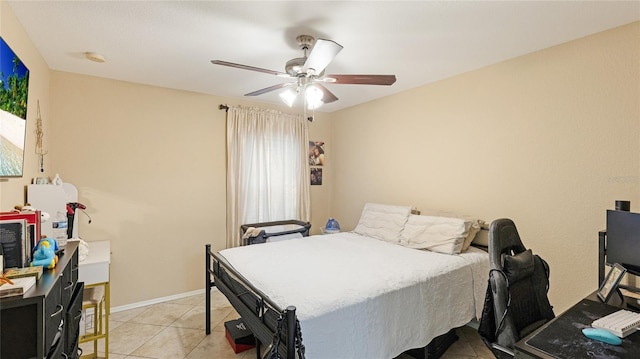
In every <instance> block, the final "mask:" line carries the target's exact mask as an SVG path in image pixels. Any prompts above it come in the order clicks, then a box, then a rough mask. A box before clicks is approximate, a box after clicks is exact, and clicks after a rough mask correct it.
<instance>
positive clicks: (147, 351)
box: [81, 289, 495, 359]
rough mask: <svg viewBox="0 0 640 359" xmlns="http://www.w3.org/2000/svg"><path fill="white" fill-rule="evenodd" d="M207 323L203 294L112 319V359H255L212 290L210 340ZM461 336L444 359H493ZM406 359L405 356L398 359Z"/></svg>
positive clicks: (89, 348) (88, 346) (468, 334)
mask: <svg viewBox="0 0 640 359" xmlns="http://www.w3.org/2000/svg"><path fill="white" fill-rule="evenodd" d="M204 317H205V295H204V294H200V295H195V296H191V297H187V298H182V299H177V300H173V301H169V302H164V303H160V304H154V305H149V306H146V307H142V308H136V309H131V310H127V311H122V312H117V313H112V314H111V317H110V321H109V358H111V359H125V358H126V359H150V358H153V359H165V358H167V359H168V358H172V359H173V358H175V359H199V358H207V359H254V358H256V353H255V349H253V350H248V351H245V352H242V353H239V354H235V353H234V352H233V350H232V349H231V347H230V346H229V344H228V343H227V341H226V338H225V335H224V322H226V321H229V320H232V319H236V318H238V317H239V315H238V313H236V311H235V310H234V309H233V307H231V305H230V304H229V302H228V301H227V299H226V298H225V297H224V295H222V294H221V293H220V292H219V291H217V290H216V289H213V290H212V295H211V334H210V335H206V334H205V319H204ZM457 333H458V336H459V337H460V339H459V340H458V341H456V342H455V343H454V344H453V345H452V346H451V347H450V348H449V350H447V352H446V353H445V354H444V355H443V356H442V358H443V359H471V358H479V359H480V358H482V359H492V358H495V357H494V356H493V354H492V353H491V351H489V349H487V347H486V346H485V345H484V344H483V343H482V340H480V337H479V336H478V333H477V331H475V330H474V329H473V328H471V327H463V328H460V329H458V331H457ZM303 334H304V333H303ZM303 340H304V338H303ZM81 347H82V349H83V350H84V354H88V353H91V352H93V344H92V343H83V344H81ZM98 354H99V356H100V357H101V358H103V357H104V340H101V341H99V346H98ZM408 358H410V357H408V356H405V355H401V356H400V357H398V359H408ZM363 359H368V358H363Z"/></svg>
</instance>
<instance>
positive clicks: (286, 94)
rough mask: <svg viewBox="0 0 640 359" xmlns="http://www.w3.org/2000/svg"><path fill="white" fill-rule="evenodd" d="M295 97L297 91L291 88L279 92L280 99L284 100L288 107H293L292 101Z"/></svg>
mask: <svg viewBox="0 0 640 359" xmlns="http://www.w3.org/2000/svg"><path fill="white" fill-rule="evenodd" d="M296 97H298V92H297V91H296V90H294V89H292V88H289V89H287V90H286V91H282V92H280V99H282V102H284V103H285V104H286V105H287V106H289V107H293V103H294V102H295V101H296Z"/></svg>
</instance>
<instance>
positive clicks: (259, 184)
mask: <svg viewBox="0 0 640 359" xmlns="http://www.w3.org/2000/svg"><path fill="white" fill-rule="evenodd" d="M308 146H309V134H308V125H307V121H306V120H305V119H304V118H303V116H302V115H294V114H287V113H282V112H279V111H275V110H268V109H260V108H256V107H242V106H230V107H229V110H228V112H227V248H231V247H237V246H240V245H241V244H242V238H241V236H240V226H241V225H242V224H249V223H258V222H269V221H279V220H288V219H298V220H303V221H309V219H310V212H311V209H310V199H309V197H310V196H309V164H308V160H307V151H308Z"/></svg>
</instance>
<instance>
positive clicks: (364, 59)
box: [7, 0, 640, 112]
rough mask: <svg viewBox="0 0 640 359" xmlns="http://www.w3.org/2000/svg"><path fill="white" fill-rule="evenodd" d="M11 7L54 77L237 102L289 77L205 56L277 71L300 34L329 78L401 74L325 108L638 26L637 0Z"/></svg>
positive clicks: (342, 93) (340, 92) (293, 53)
mask: <svg viewBox="0 0 640 359" xmlns="http://www.w3.org/2000/svg"><path fill="white" fill-rule="evenodd" d="M7 2H8V3H9V5H10V6H11V8H12V10H13V12H14V13H15V15H16V16H17V18H18V19H19V21H20V22H21V23H22V25H23V27H24V28H25V30H26V32H27V34H28V36H29V37H30V38H31V40H32V41H33V42H34V44H35V46H36V47H37V49H38V51H39V52H40V54H42V56H43V57H44V60H45V61H46V62H47V64H48V65H49V67H50V68H51V69H53V70H59V71H67V72H73V73H79V74H86V75H92V76H98V77H104V78H110V79H116V80H124V81H130V82H136V83H141V84H148V85H154V86H161V87H167V88H173V89H181V90H187V91H195V92H199V93H205V94H212V95H219V96H225V97H231V98H242V97H243V94H245V93H248V92H252V91H255V90H258V89H262V88H265V87H268V86H271V85H275V84H278V83H281V82H284V81H283V80H285V81H286V79H282V78H280V77H276V76H273V75H269V74H264V73H259V72H252V71H247V70H239V69H235V68H229V67H224V66H216V65H212V64H211V63H210V60H213V59H218V60H225V61H230V62H236V63H241V64H245V65H251V66H255V67H260V68H266V69H270V70H276V71H280V72H284V65H285V63H286V62H287V61H288V60H289V59H292V58H295V57H301V55H302V52H301V51H300V50H299V49H298V47H297V46H296V43H295V38H296V36H297V35H300V34H307V35H312V36H315V37H321V38H325V39H331V40H334V41H336V42H338V43H339V44H341V45H342V46H344V49H343V50H342V52H340V53H339V54H338V56H337V57H336V58H335V59H334V61H333V62H332V63H331V64H329V66H328V67H327V69H326V72H327V73H328V74H395V75H396V77H397V82H396V83H395V84H394V85H392V86H365V85H337V84H333V85H332V84H328V85H327V87H328V88H329V89H330V90H331V91H332V92H333V93H334V94H335V95H336V96H337V97H338V98H339V99H340V100H339V101H336V102H334V103H332V104H327V105H325V106H323V107H322V108H321V109H320V110H322V111H327V112H331V111H335V110H338V109H343V108H347V107H350V106H354V105H357V104H360V103H364V102H367V101H370V100H373V99H375V98H379V97H383V96H388V95H391V94H394V93H398V92H401V91H404V90H407V89H411V88H414V87H418V86H421V85H424V84H427V83H431V82H434V81H437V80H440V79H444V78H447V77H451V76H454V75H457V74H460V73H463V72H466V71H470V70H474V69H477V68H481V67H484V66H487V65H490V64H494V63H497V62H500V61H503V60H506V59H509V58H513V57H516V56H520V55H524V54H527V53H531V52H534V51H537V50H540V49H544V48H547V47H550V46H554V45H556V44H560V43H563V42H567V41H570V40H574V39H577V38H580V37H584V36H587V35H590V34H593V33H596V32H600V31H603V30H606V29H610V28H613V27H617V26H620V25H623V24H627V23H630V22H633V21H638V20H640V2H639V1H177V0H174V1H95V0H94V1H55V0H49V1H17V0H16V1H13V0H9V1H7ZM9 45H10V46H11V44H9ZM85 52H96V53H99V54H101V55H103V56H104V57H105V59H106V62H105V63H95V62H90V61H88V60H87V59H86V58H85V57H84V53H85ZM26 65H27V66H28V64H26ZM252 99H254V100H256V101H261V102H268V103H271V102H273V103H280V101H279V98H278V96H277V91H276V92H272V93H269V94H265V95H261V96H258V97H254V98H252ZM231 101H232V100H231Z"/></svg>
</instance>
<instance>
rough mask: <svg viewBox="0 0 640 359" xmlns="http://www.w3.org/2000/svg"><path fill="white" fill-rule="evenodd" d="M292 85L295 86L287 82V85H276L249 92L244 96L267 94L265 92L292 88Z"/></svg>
mask: <svg viewBox="0 0 640 359" xmlns="http://www.w3.org/2000/svg"><path fill="white" fill-rule="evenodd" d="M292 85H295V83H294V82H289V83H282V84H277V85H273V86H269V87H265V88H263V89H261V90H257V91H253V92H249V93H247V94H245V96H258V95H262V94H264V93H267V92H271V91H274V90H278V89H281V88H285V87H288V86H292Z"/></svg>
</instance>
